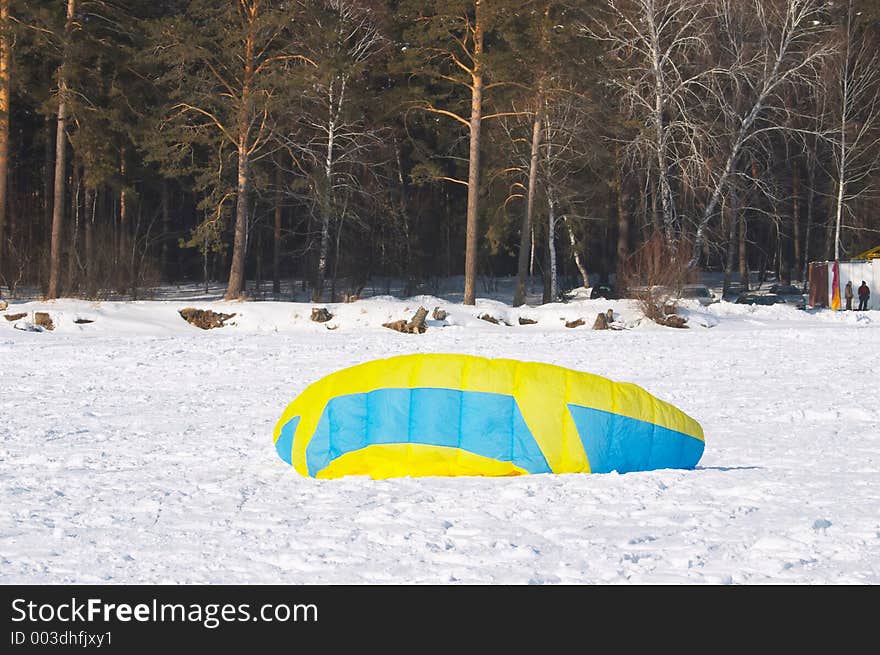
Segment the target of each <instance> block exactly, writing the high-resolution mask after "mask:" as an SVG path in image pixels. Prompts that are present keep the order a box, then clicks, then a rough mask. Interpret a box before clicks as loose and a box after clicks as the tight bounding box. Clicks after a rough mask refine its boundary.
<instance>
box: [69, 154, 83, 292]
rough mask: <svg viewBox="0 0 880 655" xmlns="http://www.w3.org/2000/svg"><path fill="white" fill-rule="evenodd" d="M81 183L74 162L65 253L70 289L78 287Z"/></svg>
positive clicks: (78, 171)
mask: <svg viewBox="0 0 880 655" xmlns="http://www.w3.org/2000/svg"><path fill="white" fill-rule="evenodd" d="M81 184H82V176H81V175H80V167H79V166H77V165H76V164H74V165H73V176H72V179H71V183H70V188H71V189H72V190H73V194H72V197H71V199H70V210H71V211H70V215H71V216H72V217H73V225H71V226H70V248H69V250H68V254H67V288H68V289H69V290H70V291H77V290H78V289H79V282H78V280H77V277H78V276H77V274H76V273H77V270H76V269H77V262H78V259H79V253H78V252H77V248H78V247H79V222H80V211H79V209H80V188H81Z"/></svg>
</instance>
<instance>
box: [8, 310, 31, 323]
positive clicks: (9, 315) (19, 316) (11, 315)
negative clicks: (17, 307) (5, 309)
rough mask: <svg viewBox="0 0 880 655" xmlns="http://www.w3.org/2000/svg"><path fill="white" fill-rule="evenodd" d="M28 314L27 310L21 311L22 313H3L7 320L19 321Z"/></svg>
mask: <svg viewBox="0 0 880 655" xmlns="http://www.w3.org/2000/svg"><path fill="white" fill-rule="evenodd" d="M25 316H27V312H21V313H20V314H3V318H5V319H6V320H7V321H10V322H11V321H17V320H18V319H20V318H24V317H25Z"/></svg>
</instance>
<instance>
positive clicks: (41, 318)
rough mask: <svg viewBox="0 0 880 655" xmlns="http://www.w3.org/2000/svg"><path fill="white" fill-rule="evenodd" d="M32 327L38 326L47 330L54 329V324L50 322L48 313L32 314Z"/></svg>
mask: <svg viewBox="0 0 880 655" xmlns="http://www.w3.org/2000/svg"><path fill="white" fill-rule="evenodd" d="M34 325H39V326H40V327H41V328H45V329H47V330H54V329H55V324H54V323H53V322H52V317H51V316H49V312H34Z"/></svg>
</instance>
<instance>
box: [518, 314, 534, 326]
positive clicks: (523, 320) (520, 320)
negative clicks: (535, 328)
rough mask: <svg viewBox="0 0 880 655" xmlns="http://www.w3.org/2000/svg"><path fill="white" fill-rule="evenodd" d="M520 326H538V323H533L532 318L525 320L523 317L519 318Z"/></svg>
mask: <svg viewBox="0 0 880 655" xmlns="http://www.w3.org/2000/svg"><path fill="white" fill-rule="evenodd" d="M519 324H520V325H537V324H538V321H533V320H532V319H530V318H523V317H522V316H520V317H519Z"/></svg>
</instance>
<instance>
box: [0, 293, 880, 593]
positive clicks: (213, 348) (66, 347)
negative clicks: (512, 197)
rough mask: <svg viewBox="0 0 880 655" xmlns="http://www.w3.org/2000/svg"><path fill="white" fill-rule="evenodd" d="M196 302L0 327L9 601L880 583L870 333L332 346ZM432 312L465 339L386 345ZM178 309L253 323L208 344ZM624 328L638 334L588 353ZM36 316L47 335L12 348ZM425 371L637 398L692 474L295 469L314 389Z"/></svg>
mask: <svg viewBox="0 0 880 655" xmlns="http://www.w3.org/2000/svg"><path fill="white" fill-rule="evenodd" d="M166 297H168V296H166ZM194 298H197V295H196V296H194ZM194 298H189V299H184V298H183V296H181V297H179V298H173V296H172V299H169V300H162V301H144V302H104V303H92V302H88V301H75V300H59V301H55V302H48V303H47V302H39V301H32V302H26V303H24V302H13V303H12V305H11V306H10V308H9V309H8V310H7V312H6V314H13V313H18V312H27V313H28V314H27V316H26V317H25V318H22V319H19V321H17V322H9V321H5V320H2V319H0V371H2V375H0V504H2V507H3V511H2V513H0V583H3V584H13V583H67V582H73V583H328V584H343V583H354V584H369V583H441V584H447V583H513V584H524V583H602V584H608V583H622V584H634V583H651V584H653V583H687V584H722V583H733V584H762V583H794V584H825V583H828V584H847V583H851V584H877V583H880V422H878V411H880V403H878V400H880V394H878V382H877V380H878V378H877V362H878V361H880V315H878V313H877V312H868V313H862V314H856V313H832V312H830V311H826V310H820V311H812V310H808V311H806V312H805V311H797V310H795V309H794V308H791V307H784V306H774V307H747V306H741V305H733V304H729V303H718V304H715V305H713V306H711V307H709V308H698V306H692V307H691V309H690V312H689V315H690V316H689V318H690V321H689V325H690V326H691V329H688V330H674V329H671V328H661V327H658V326H656V325H654V324H650V323H645V322H639V313H638V311H637V309H636V307H635V306H634V305H633V304H632V303H631V302H630V301H616V302H607V301H604V300H599V301H590V300H575V301H573V302H570V303H566V304H557V305H550V306H545V307H525V308H520V309H513V308H511V307H510V306H509V305H504V304H503V303H501V302H498V301H492V300H481V301H479V302H478V305H477V307H476V308H472V307H464V306H462V305H460V304H451V303H450V302H448V301H447V300H442V299H438V298H431V297H417V298H412V299H408V300H399V299H394V298H391V297H381V296H380V297H374V298H369V299H366V300H361V301H358V302H354V303H350V304H341V305H328V307H329V309H330V311H331V312H333V313H334V314H335V317H334V318H333V320H331V321H330V322H329V323H328V324H325V325H321V324H317V323H312V322H311V321H310V320H309V314H310V311H311V307H312V305H311V304H307V303H282V302H249V303H222V302H216V301H210V302H204V301H203V302H199V301H198V300H197V299H194ZM419 304H424V305H425V306H426V307H428V309H433V307H434V306H440V307H442V308H444V309H446V310H447V311H449V312H450V317H449V319H448V323H449V324H448V325H447V326H444V327H441V326H440V324H439V323H438V322H429V325H431V328H430V329H429V330H428V332H427V333H426V334H424V335H420V336H417V335H402V334H398V333H395V332H392V331H390V330H387V329H385V328H382V327H381V324H382V323H383V322H385V321H389V320H395V319H400V318H408V317H409V316H411V315H412V313H413V312H414V311H415V309H416V308H417V307H418V305H419ZM185 306H195V307H199V308H206V309H215V310H217V311H223V312H235V313H236V314H237V316H236V317H235V318H233V319H232V321H231V322H230V324H229V325H227V326H226V327H224V328H220V329H215V330H210V331H202V330H199V329H197V328H195V327H192V326H190V325H188V324H187V323H185V322H184V321H183V320H182V319H181V318H180V316H179V315H178V314H177V310H178V309H180V308H182V307H185ZM609 307H612V308H614V310H615V312H616V318H618V320H619V322H620V323H621V325H626V326H628V327H630V328H631V329H626V330H620V331H604V332H599V331H592V330H590V326H591V325H592V322H593V319H594V318H595V316H596V314H597V313H598V312H600V311H604V310H606V309H608V308H609ZM38 310H46V311H49V312H50V314H51V316H52V318H53V321H54V323H55V325H56V328H55V330H53V331H52V332H28V331H23V330H21V329H15V326H16V325H17V326H18V327H19V328H26V327H28V325H29V323H30V322H31V321H32V320H33V312H34V311H38ZM483 312H489V313H491V314H493V315H494V316H495V317H496V318H500V319H506V320H507V321H508V322H510V323H513V324H514V326H512V327H507V326H503V325H492V324H489V323H487V322H485V321H481V320H479V319H478V318H476V317H477V315H478V314H481V313H483ZM519 316H524V317H528V318H532V319H536V320H538V321H539V322H538V324H537V325H530V326H519V325H518V324H517V320H516V319H517V318H518V317H519ZM579 317H580V318H584V319H585V320H586V321H587V325H586V326H585V327H580V328H575V329H567V328H565V327H564V321H565V320H573V319H575V318H579ZM76 319H91V320H93V321H94V322H93V323H87V324H77V323H75V322H74V321H75V320H76ZM328 327H329V328H332V329H328ZM411 352H462V353H471V354H479V355H484V356H499V357H512V358H521V359H531V360H538V361H545V362H551V363H555V364H560V365H563V366H569V367H572V368H577V369H580V370H584V371H589V372H592V373H596V374H600V375H604V376H607V377H609V378H612V379H614V380H619V381H627V382H634V383H636V384H639V385H641V386H642V387H644V388H645V389H647V390H648V391H650V392H651V393H653V394H655V395H656V396H658V397H660V398H662V399H664V400H667V401H670V402H672V403H673V404H675V405H677V406H678V407H680V408H681V409H682V410H684V411H685V412H687V413H688V414H690V415H691V416H693V417H694V418H696V419H697V420H698V421H700V422H701V424H702V425H703V428H704V430H705V433H706V443H707V445H706V451H705V454H704V456H703V459H702V460H701V462H700V464H699V466H698V468H697V469H696V470H694V471H680V470H665V471H653V472H646V473H629V474H626V475H618V474H616V473H611V474H606V475H541V476H526V477H522V478H503V479H484V478H455V479H451V478H421V479H396V480H385V481H372V480H369V479H365V478H346V479H343V480H335V481H320V480H313V479H308V478H303V477H300V476H299V475H298V474H297V473H296V472H295V471H294V470H293V469H292V468H290V467H289V466H287V465H285V464H284V463H283V462H282V461H281V460H280V459H279V458H278V456H277V455H276V453H275V450H274V448H273V444H272V430H273V427H274V425H275V422H276V421H277V419H278V418H279V416H280V415H281V412H282V411H283V409H284V407H285V406H286V405H287V403H288V402H290V401H291V400H292V399H293V398H294V397H295V396H296V395H297V393H298V392H300V391H301V390H302V389H303V388H304V387H305V386H306V385H307V384H309V383H310V382H312V381H314V380H316V379H318V378H319V377H321V376H323V375H325V374H327V373H330V372H332V371H334V370H337V369H339V368H342V367H345V366H349V365H353V364H356V363H359V362H362V361H366V360H368V359H373V358H376V357H384V356H390V355H394V354H402V353H411Z"/></svg>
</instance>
